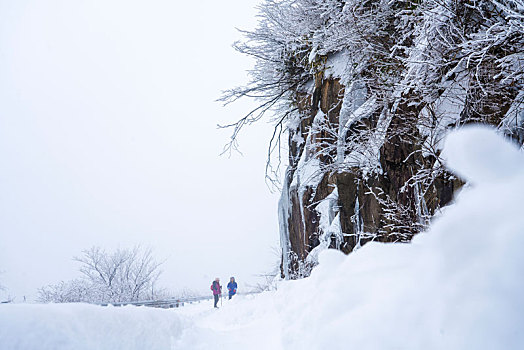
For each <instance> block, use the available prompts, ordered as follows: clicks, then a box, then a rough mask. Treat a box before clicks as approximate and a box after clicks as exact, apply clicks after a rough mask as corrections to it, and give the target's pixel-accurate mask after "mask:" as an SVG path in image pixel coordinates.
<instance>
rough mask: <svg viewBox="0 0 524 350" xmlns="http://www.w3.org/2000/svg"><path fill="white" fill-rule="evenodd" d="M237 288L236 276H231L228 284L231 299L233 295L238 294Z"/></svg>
mask: <svg viewBox="0 0 524 350" xmlns="http://www.w3.org/2000/svg"><path fill="white" fill-rule="evenodd" d="M237 288H238V285H237V283H236V282H235V277H231V278H230V279H229V283H228V284H227V290H228V291H229V300H231V298H232V297H233V295H235V294H237Z"/></svg>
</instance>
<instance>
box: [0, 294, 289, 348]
mask: <svg viewBox="0 0 524 350" xmlns="http://www.w3.org/2000/svg"><path fill="white" fill-rule="evenodd" d="M271 297H272V295H271V293H270V294H269V295H267V296H264V295H262V296H260V295H259V296H257V298H261V299H265V300H266V301H267V300H271ZM253 298H254V296H238V297H235V298H234V299H233V300H231V301H224V303H223V307H221V308H220V309H214V308H213V305H212V301H203V302H200V303H196V304H190V305H186V306H184V307H182V308H179V309H153V308H148V307H136V306H125V307H112V306H109V307H102V306H97V305H88V304H48V305H41V304H12V305H0V349H2V350H8V349H9V350H11V349H19V350H33V349H36V348H38V349H39V350H66V349H67V350H69V349H71V350H73V349H74V350H88V349H97V350H106V349H107V350H115V349H126V350H134V349H136V350H146V349H147V350H174V349H184V350H186V349H187V350H191V349H195V350H200V349H210V347H211V346H212V347H213V349H233V348H237V349H238V348H240V349H255V350H256V349H276V350H278V349H282V346H281V344H280V343H279V341H280V324H279V322H276V320H278V317H276V316H277V315H276V313H275V310H271V307H269V308H268V307H267V305H272V304H271V303H269V304H267V303H265V302H264V303H263V305H266V306H264V307H263V308H264V309H265V310H260V308H261V304H260V303H256V302H253ZM261 301H262V300H261Z"/></svg>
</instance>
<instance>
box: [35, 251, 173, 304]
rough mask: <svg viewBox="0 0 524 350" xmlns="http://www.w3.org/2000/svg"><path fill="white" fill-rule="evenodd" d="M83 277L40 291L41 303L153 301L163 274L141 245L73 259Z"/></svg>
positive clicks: (89, 252) (83, 253)
mask: <svg viewBox="0 0 524 350" xmlns="http://www.w3.org/2000/svg"><path fill="white" fill-rule="evenodd" d="M74 260H75V261H77V262H79V263H80V264H81V265H80V272H81V273H82V275H83V278H80V279H74V280H72V281H68V282H61V283H59V284H57V285H50V286H46V287H43V288H40V289H39V291H38V294H39V295H38V299H39V300H40V301H42V302H80V301H84V302H131V301H138V300H143V299H154V298H155V297H156V296H157V294H158V293H162V292H163V291H162V290H160V289H158V288H157V286H156V282H157V280H158V277H159V276H160V274H161V270H160V269H159V267H160V265H161V263H159V262H157V261H156V260H155V259H154V257H153V254H152V250H151V249H143V248H141V247H139V246H137V247H134V248H132V249H117V250H116V251H114V252H112V253H108V252H106V251H105V250H103V249H102V248H100V247H92V248H90V249H87V250H84V251H83V252H82V255H81V256H79V257H75V258H74Z"/></svg>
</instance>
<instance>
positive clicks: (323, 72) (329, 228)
mask: <svg viewBox="0 0 524 350" xmlns="http://www.w3.org/2000/svg"><path fill="white" fill-rule="evenodd" d="M260 10H261V20H260V23H259V27H258V28H257V29H256V30H255V31H253V32H247V33H245V34H246V40H245V41H244V42H243V43H238V44H237V49H238V50H239V51H241V52H243V53H246V54H248V55H252V56H254V57H255V58H256V60H257V64H256V66H255V68H254V69H253V71H252V72H251V73H252V81H251V83H250V84H249V85H248V86H247V87H244V88H239V89H234V90H231V91H230V92H229V93H228V94H227V95H226V97H225V99H228V98H229V99H235V98H239V97H243V96H251V97H253V96H254V97H257V98H258V99H259V100H260V101H262V102H261V105H260V107H259V108H258V109H257V110H255V111H253V112H252V113H251V114H249V115H248V116H247V117H246V118H243V119H242V120H240V121H239V123H238V124H236V126H237V129H236V130H235V131H237V130H238V129H240V128H241V127H242V126H243V125H245V124H249V123H252V122H255V121H257V120H258V119H260V118H261V117H262V116H263V114H264V113H265V112H267V111H271V112H273V113H274V118H275V124H276V129H275V131H276V137H275V139H274V140H273V141H274V144H275V142H279V141H280V137H284V136H287V137H288V149H289V160H288V164H289V165H288V168H287V171H286V174H285V177H284V181H283V182H284V183H283V186H282V198H281V201H280V204H279V217H280V222H281V243H282V249H283V258H282V273H283V275H284V276H286V277H288V278H293V277H300V276H305V275H308V274H309V272H310V270H311V267H312V266H314V265H315V264H316V263H317V262H316V256H317V255H318V252H319V251H320V250H322V249H325V248H327V247H331V248H336V249H339V250H341V251H343V252H345V253H350V252H352V251H354V250H355V249H358V248H359V247H361V246H362V245H364V244H365V243H367V242H369V241H381V242H407V241H410V240H411V239H412V237H413V236H414V235H415V234H417V233H419V232H420V231H422V230H424V229H425V228H426V227H427V225H428V223H429V220H430V219H431V218H432V217H433V216H434V215H435V213H437V212H439V210H440V208H442V207H443V206H445V205H447V204H448V203H449V202H450V201H451V200H452V198H453V194H454V193H455V192H456V190H457V189H459V188H460V187H461V186H462V185H463V181H462V180H461V179H459V178H457V177H456V176H454V175H452V174H451V173H449V172H448V171H447V170H445V168H444V167H443V165H442V160H441V156H440V153H441V143H442V138H443V136H444V134H445V132H446V131H447V130H448V129H451V128H456V127H460V126H462V125H465V124H470V123H483V124H490V125H493V126H495V127H497V128H499V130H500V131H501V132H502V133H504V134H505V135H507V136H508V137H510V138H512V139H514V140H515V141H517V142H518V143H519V144H522V143H523V141H524V129H523V127H524V112H523V111H524V89H523V84H524V79H523V78H524V55H523V54H522V52H523V48H524V0H499V1H494V0H476V1H473V0H471V1H469V0H466V1H457V0H444V1H442V0H438V1H437V0H417V1H410V0H397V1H390V0H374V1H356V0H326V1H316V0H266V1H264V2H263V4H262V5H261V6H260ZM275 140H277V141H275ZM271 146H272V145H270V149H271Z"/></svg>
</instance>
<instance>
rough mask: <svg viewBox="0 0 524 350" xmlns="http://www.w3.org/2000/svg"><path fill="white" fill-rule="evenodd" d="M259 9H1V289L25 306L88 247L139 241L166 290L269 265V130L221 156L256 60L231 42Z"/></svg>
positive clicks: (157, 4)
mask: <svg viewBox="0 0 524 350" xmlns="http://www.w3.org/2000/svg"><path fill="white" fill-rule="evenodd" d="M257 2H258V1H255V0H250V1H232V0H231V1H198V2H191V1H185V2H181V1H177V2H173V1H170V0H155V1H124V0H111V1H90V0H75V1H59V0H55V1H53V0H46V1H25V0H17V1H7V0H6V1H0V271H2V273H1V274H0V284H2V285H4V286H6V287H7V288H8V290H7V291H5V292H4V294H10V295H11V296H16V298H17V299H16V301H21V299H22V297H23V296H24V295H25V296H27V297H28V298H29V299H31V298H34V296H35V295H36V289H37V288H38V287H41V286H43V285H46V284H54V283H58V282H59V281H61V280H67V279H71V278H74V277H79V273H78V272H77V269H78V265H77V264H76V263H75V262H73V261H72V257H73V256H75V255H79V254H80V252H81V250H82V249H87V248H89V247H91V246H93V245H98V246H101V247H105V248H107V249H114V248H117V247H122V248H126V247H132V246H133V245H135V244H142V245H144V246H147V247H152V248H153V249H154V252H155V256H156V257H157V258H158V259H159V260H162V259H166V262H165V263H164V266H163V270H164V274H163V277H162V280H161V284H162V285H164V286H166V287H168V288H169V289H172V290H175V291H176V290H180V289H182V288H190V289H193V290H196V291H201V292H206V291H208V288H209V284H210V282H211V280H212V279H213V278H214V277H217V276H218V277H221V278H222V279H226V278H229V276H231V275H234V276H236V277H237V279H238V280H239V282H240V287H242V286H243V284H244V285H245V283H246V282H250V283H253V282H254V281H255V277H254V275H255V274H258V273H264V272H267V271H269V270H271V268H272V267H273V266H274V265H275V263H276V261H277V259H278V256H277V255H276V254H275V252H274V249H275V248H276V247H278V224H277V215H276V213H277V200H278V198H277V195H276V194H271V193H270V191H269V190H268V188H267V186H266V184H265V182H264V166H265V156H266V148H267V143H268V141H269V137H270V133H271V126H270V125H268V124H264V123H260V124H259V125H257V126H254V127H252V128H250V129H248V130H245V132H244V134H243V135H242V137H241V139H240V146H241V150H242V152H243V156H240V155H238V154H233V155H232V157H231V158H228V157H219V154H220V152H221V150H222V147H223V145H224V144H225V142H227V138H228V136H229V133H230V131H223V130H217V128H216V125H217V123H227V122H231V121H233V120H235V119H237V118H239V117H241V116H242V113H246V112H247V111H249V108H250V107H252V106H253V104H252V103H253V102H249V101H243V102H239V103H237V104H234V105H232V106H229V107H226V108H224V107H222V106H221V104H220V103H217V102H215V100H216V99H217V98H218V97H219V96H220V93H221V90H224V89H227V88H231V87H234V86H236V85H240V84H242V83H245V82H247V80H248V78H247V74H246V70H247V69H249V68H250V67H251V65H252V64H253V62H252V61H251V60H250V59H248V58H246V57H243V56H242V55H241V54H239V53H236V52H235V51H234V50H233V49H232V48H231V44H232V43H233V42H234V41H235V40H238V39H240V38H241V36H240V34H239V33H238V32H237V31H236V30H235V27H239V28H248V29H249V28H253V27H254V26H255V24H256V18H255V15H256V9H255V8H254V7H255V5H256V4H257Z"/></svg>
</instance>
